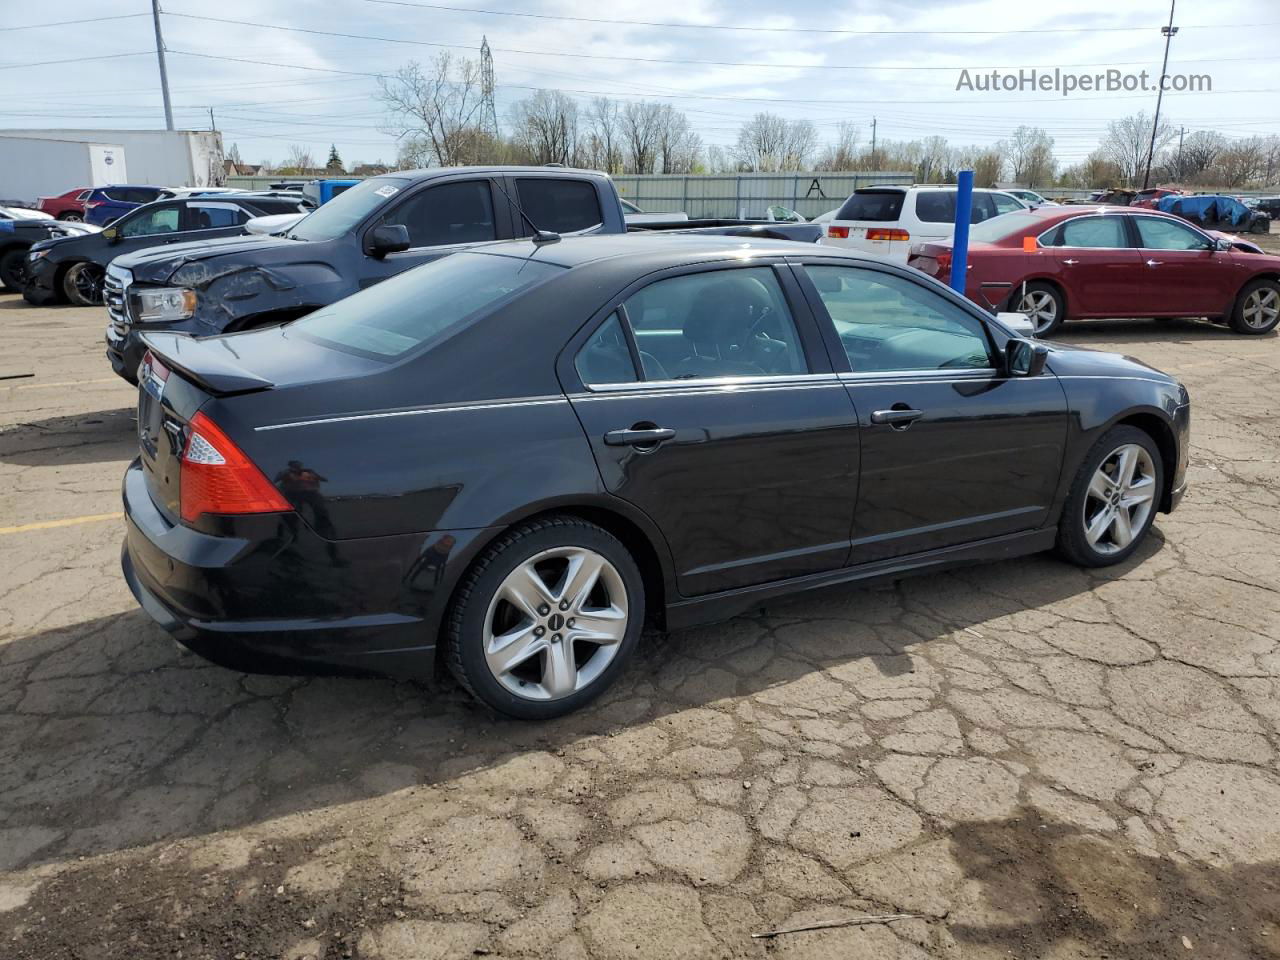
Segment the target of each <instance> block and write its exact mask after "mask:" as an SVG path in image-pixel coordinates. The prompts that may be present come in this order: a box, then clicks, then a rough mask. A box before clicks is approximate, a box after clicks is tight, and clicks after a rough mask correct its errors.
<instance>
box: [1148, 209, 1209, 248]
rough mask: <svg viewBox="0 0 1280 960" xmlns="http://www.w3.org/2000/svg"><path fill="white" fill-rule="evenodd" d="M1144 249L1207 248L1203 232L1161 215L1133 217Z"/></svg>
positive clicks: (1207, 244) (1207, 242)
mask: <svg viewBox="0 0 1280 960" xmlns="http://www.w3.org/2000/svg"><path fill="white" fill-rule="evenodd" d="M1134 219H1135V220H1136V221H1137V224H1138V236H1139V237H1140V238H1141V246H1142V248H1143V249H1144V250H1208V249H1209V248H1210V246H1211V244H1210V243H1209V241H1208V240H1206V239H1205V237H1204V235H1203V234H1200V233H1197V232H1196V231H1195V230H1192V229H1191V228H1190V227H1184V226H1183V225H1182V224H1180V223H1178V222H1176V221H1174V220H1165V219H1163V218H1161V217H1135V218H1134Z"/></svg>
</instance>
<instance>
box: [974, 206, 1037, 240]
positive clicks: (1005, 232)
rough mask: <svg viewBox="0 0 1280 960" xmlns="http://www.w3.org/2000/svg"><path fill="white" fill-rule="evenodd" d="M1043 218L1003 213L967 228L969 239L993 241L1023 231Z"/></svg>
mask: <svg viewBox="0 0 1280 960" xmlns="http://www.w3.org/2000/svg"><path fill="white" fill-rule="evenodd" d="M1043 222H1044V221H1043V219H1042V218H1040V217H1037V216H1035V215H1034V214H1030V213H1005V214H1001V215H1000V216H998V217H992V218H991V219H990V220H986V221H983V222H982V223H975V224H974V225H973V226H971V227H970V228H969V239H970V240H976V241H977V242H978V243H995V242H996V241H998V240H1003V239H1004V238H1005V237H1011V236H1013V235H1014V234H1015V233H1023V232H1025V231H1027V230H1029V229H1031V228H1032V227H1034V226H1035V225H1036V224H1037V223H1043Z"/></svg>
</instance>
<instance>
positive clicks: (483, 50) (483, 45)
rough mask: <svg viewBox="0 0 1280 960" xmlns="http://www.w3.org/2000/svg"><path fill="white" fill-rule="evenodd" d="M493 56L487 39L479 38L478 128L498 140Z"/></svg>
mask: <svg viewBox="0 0 1280 960" xmlns="http://www.w3.org/2000/svg"><path fill="white" fill-rule="evenodd" d="M493 88H494V83H493V54H492V53H490V52H489V38H488V37H481V38H480V97H481V99H482V101H483V102H482V104H481V106H480V126H481V127H483V128H484V129H485V130H486V131H487V132H488V133H489V134H490V135H491V136H492V137H493V138H494V139H495V140H496V139H497V138H498V110H497V108H496V107H495V106H494V103H493Z"/></svg>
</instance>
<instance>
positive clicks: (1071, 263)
mask: <svg viewBox="0 0 1280 960" xmlns="http://www.w3.org/2000/svg"><path fill="white" fill-rule="evenodd" d="M1062 262H1063V263H1065V264H1066V265H1067V266H1068V267H1074V266H1075V265H1076V264H1077V263H1079V262H1080V261H1079V260H1063V261H1062Z"/></svg>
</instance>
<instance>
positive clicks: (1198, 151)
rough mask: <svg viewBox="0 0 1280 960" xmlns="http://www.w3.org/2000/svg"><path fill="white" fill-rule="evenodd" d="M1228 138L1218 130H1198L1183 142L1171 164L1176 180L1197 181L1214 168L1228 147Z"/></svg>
mask: <svg viewBox="0 0 1280 960" xmlns="http://www.w3.org/2000/svg"><path fill="white" fill-rule="evenodd" d="M1226 144H1227V141H1226V138H1225V137H1224V136H1223V135H1222V134H1220V133H1218V132H1217V131H1216V130H1196V131H1195V132H1194V133H1192V134H1190V135H1189V136H1186V137H1184V138H1183V140H1182V149H1181V150H1179V151H1176V152H1175V153H1174V162H1173V164H1171V168H1172V172H1173V174H1174V176H1173V179H1175V180H1197V179H1199V178H1200V177H1201V176H1202V175H1203V174H1204V173H1205V171H1207V170H1208V169H1209V168H1210V167H1212V166H1213V164H1214V161H1216V160H1217V159H1218V154H1219V153H1221V152H1222V148H1223V147H1224V146H1226Z"/></svg>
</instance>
